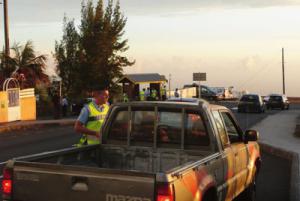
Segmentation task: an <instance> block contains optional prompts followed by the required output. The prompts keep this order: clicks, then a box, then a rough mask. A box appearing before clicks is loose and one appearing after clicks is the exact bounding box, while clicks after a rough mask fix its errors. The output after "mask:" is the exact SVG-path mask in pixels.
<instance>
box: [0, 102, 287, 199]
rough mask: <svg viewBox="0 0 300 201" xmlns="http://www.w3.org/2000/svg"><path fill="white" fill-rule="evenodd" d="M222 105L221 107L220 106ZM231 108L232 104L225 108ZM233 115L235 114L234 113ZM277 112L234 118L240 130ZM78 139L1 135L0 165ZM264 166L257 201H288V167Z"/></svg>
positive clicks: (266, 161)
mask: <svg viewBox="0 0 300 201" xmlns="http://www.w3.org/2000/svg"><path fill="white" fill-rule="evenodd" d="M223 105H224V104H223ZM225 105H226V106H228V107H229V108H234V107H235V104H232V103H231V105H228V103H226V104H225ZM233 111H234V112H235V110H234V109H233ZM277 112H280V111H279V110H278V111H268V112H266V113H264V114H244V113H242V114H237V113H235V114H236V117H237V120H238V121H239V122H240V125H241V127H242V129H243V130H246V129H248V128H250V127H251V126H253V125H254V124H256V123H258V122H260V121H261V120H262V119H264V118H265V117H267V116H268V115H272V114H275V113H277ZM79 137H80V136H79V135H77V134H75V133H74V131H73V129H72V127H59V128H46V129H43V130H33V131H22V132H15V133H6V134H0V162H3V161H6V160H8V159H10V158H13V157H17V156H24V155H29V154H35V153H41V152H45V151H53V150H57V149H63V148H66V147H70V146H72V145H73V144H75V143H76V142H77V141H78V139H79ZM262 159H263V165H262V169H261V172H260V175H259V178H258V187H257V200H258V201H269V200H272V201H283V200H284V201H287V200H288V199H289V182H290V180H289V172H290V164H289V162H288V161H286V160H285V159H282V158H278V157H275V156H272V155H269V154H266V153H263V154H262Z"/></svg>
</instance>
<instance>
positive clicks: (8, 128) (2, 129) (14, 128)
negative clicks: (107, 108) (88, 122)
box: [0, 120, 76, 134]
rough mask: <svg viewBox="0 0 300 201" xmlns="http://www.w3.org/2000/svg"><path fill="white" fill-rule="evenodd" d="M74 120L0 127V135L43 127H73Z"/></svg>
mask: <svg viewBox="0 0 300 201" xmlns="http://www.w3.org/2000/svg"><path fill="white" fill-rule="evenodd" d="M75 121H76V120H66V121H54V122H51V121H50V122H24V124H16V125H7V126H0V134H1V133H5V132H12V131H25V130H37V129H40V128H45V127H59V126H71V125H74V123H75Z"/></svg>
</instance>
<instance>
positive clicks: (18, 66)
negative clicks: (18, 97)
mask: <svg viewBox="0 0 300 201" xmlns="http://www.w3.org/2000/svg"><path fill="white" fill-rule="evenodd" d="M11 50H12V54H11V55H13V56H7V55H5V53H2V54H1V61H2V62H1V69H2V72H3V74H4V77H6V78H8V77H14V78H16V79H18V80H19V82H20V83H21V87H22V88H27V87H35V86H36V85H38V84H41V83H48V82H49V78H48V75H46V73H45V69H46V61H47V58H46V56H45V55H39V56H36V53H35V51H34V47H33V43H32V41H27V42H26V44H25V45H24V46H22V45H20V44H14V46H13V47H12V48H11Z"/></svg>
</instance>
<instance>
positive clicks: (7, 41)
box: [3, 0, 10, 56]
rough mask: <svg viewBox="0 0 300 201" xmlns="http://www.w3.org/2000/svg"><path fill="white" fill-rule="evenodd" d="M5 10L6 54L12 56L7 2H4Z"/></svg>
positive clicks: (5, 0) (4, 0)
mask: <svg viewBox="0 0 300 201" xmlns="http://www.w3.org/2000/svg"><path fill="white" fill-rule="evenodd" d="M3 10H4V38H5V54H6V56H9V55H10V48H9V28H8V7H7V0H3Z"/></svg>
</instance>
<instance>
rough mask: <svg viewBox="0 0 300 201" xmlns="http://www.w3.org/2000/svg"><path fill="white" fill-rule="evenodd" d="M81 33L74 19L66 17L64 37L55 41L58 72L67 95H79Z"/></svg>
mask: <svg viewBox="0 0 300 201" xmlns="http://www.w3.org/2000/svg"><path fill="white" fill-rule="evenodd" d="M78 54H79V35H78V33H77V31H76V28H75V23H74V20H70V21H68V19H67V18H66V17H65V18H64V27H63V38H62V40H61V41H60V42H57V41H56V42H55V58H56V62H57V72H58V74H59V75H60V77H61V78H62V86H63V87H62V92H63V94H65V95H67V96H71V97H72V96H76V95H78V91H77V89H79V87H78V86H80V85H81V84H80V83H81V82H80V79H79V75H80V72H79V58H78Z"/></svg>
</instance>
